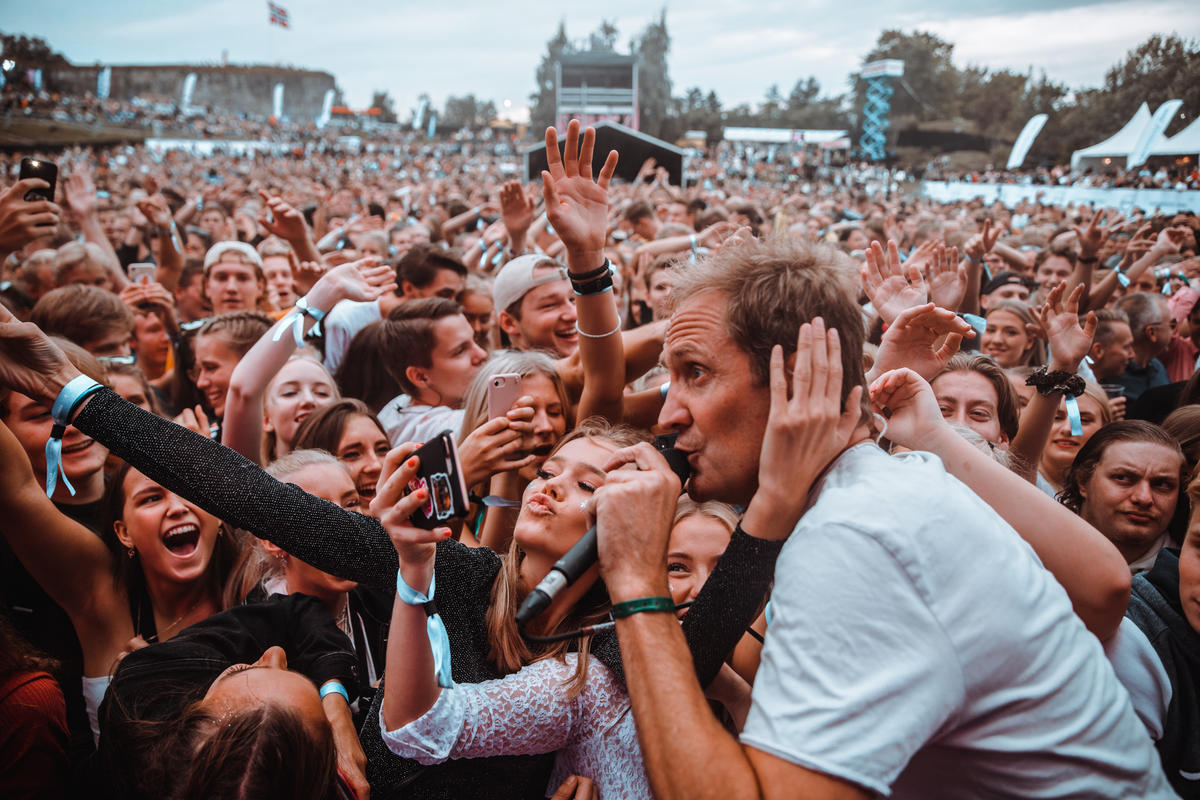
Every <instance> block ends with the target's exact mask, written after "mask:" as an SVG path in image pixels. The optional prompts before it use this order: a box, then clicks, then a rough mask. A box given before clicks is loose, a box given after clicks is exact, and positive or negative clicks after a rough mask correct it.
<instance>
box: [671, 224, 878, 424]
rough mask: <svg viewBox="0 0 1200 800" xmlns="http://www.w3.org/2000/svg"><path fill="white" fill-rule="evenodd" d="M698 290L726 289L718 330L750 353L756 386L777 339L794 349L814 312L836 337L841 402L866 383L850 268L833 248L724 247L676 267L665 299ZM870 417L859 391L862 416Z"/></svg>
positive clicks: (781, 240) (780, 243)
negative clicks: (839, 347)
mask: <svg viewBox="0 0 1200 800" xmlns="http://www.w3.org/2000/svg"><path fill="white" fill-rule="evenodd" d="M704 292H721V293H723V294H724V295H726V297H727V301H726V304H725V330H726V332H727V333H728V334H729V337H730V338H731V339H733V341H734V343H735V344H736V345H737V346H738V348H739V349H741V350H742V351H743V352H744V353H746V354H747V355H748V356H749V357H750V372H751V374H752V375H753V376H754V380H755V382H756V384H757V385H759V386H766V385H767V383H768V381H769V378H770V365H771V349H772V348H773V347H774V346H775V345H777V344H778V345H782V346H783V353H784V357H785V358H786V357H787V356H790V355H791V354H793V353H795V352H796V337H797V335H798V334H799V332H800V326H801V325H802V324H803V323H805V322H811V321H812V320H813V318H815V317H821V318H822V319H824V320H825V326H826V327H827V328H835V329H837V331H838V336H839V338H840V339H841V345H842V400H843V402H844V401H845V399H846V397H847V396H848V395H849V393H850V390H851V389H853V388H854V387H855V386H863V385H864V384H865V383H866V374H865V372H864V370H863V362H862V353H863V340H864V339H865V337H866V330H865V328H864V325H863V317H862V312H861V310H860V309H859V306H858V303H857V302H856V297H857V295H858V280H857V272H856V270H855V268H854V264H853V262H852V261H851V260H850V259H849V258H848V257H847V256H845V255H844V254H842V253H841V252H839V251H837V250H835V249H833V248H831V247H827V246H825V245H822V244H815V243H812V242H807V241H804V240H802V239H796V238H792V237H787V236H777V237H773V238H771V239H769V240H764V241H754V242H745V243H741V244H737V245H732V246H729V247H724V248H722V249H721V250H718V251H717V252H716V253H714V254H713V255H711V256H709V257H707V258H704V259H701V260H700V261H699V262H697V263H696V264H692V265H689V266H688V267H687V269H683V270H680V271H679V277H678V279H677V280H676V282H675V287H674V289H673V291H672V292H671V300H670V306H671V308H672V309H675V308H678V307H679V306H680V305H681V304H682V303H683V302H685V301H687V300H690V299H691V298H693V297H696V296H698V295H700V294H703V293H704ZM870 416H871V413H870V406H869V401H868V400H867V398H866V395H865V393H864V397H863V417H864V419H868V418H870Z"/></svg>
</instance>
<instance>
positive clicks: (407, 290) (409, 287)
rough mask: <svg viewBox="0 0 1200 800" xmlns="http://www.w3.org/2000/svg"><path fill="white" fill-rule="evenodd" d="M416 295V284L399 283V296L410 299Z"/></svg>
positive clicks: (408, 282)
mask: <svg viewBox="0 0 1200 800" xmlns="http://www.w3.org/2000/svg"><path fill="white" fill-rule="evenodd" d="M416 293H417V287H416V284H414V283H413V282H412V281H400V294H402V295H404V296H405V297H412V296H413V295H415V294H416Z"/></svg>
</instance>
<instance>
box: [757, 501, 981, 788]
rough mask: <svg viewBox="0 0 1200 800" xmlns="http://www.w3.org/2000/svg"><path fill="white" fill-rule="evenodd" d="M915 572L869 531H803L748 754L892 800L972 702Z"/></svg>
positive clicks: (766, 659) (782, 573)
mask: <svg viewBox="0 0 1200 800" xmlns="http://www.w3.org/2000/svg"><path fill="white" fill-rule="evenodd" d="M893 547H894V545H893ZM916 563H917V560H916V558H915V556H914V555H913V554H908V553H904V552H895V551H894V550H893V549H889V547H888V546H885V545H884V544H883V543H881V541H880V540H878V539H876V538H875V537H873V536H872V535H870V534H868V533H864V532H863V531H860V530H855V529H853V528H850V527H847V526H841V525H824V526H822V527H821V529H820V530H819V531H817V530H812V529H808V530H805V526H804V523H803V522H801V524H800V526H799V527H798V528H797V531H796V532H795V533H793V535H792V537H791V540H790V541H789V542H788V544H787V545H786V546H785V547H784V550H783V552H782V553H781V555H780V559H779V562H778V564H777V566H776V570H775V588H774V590H773V592H772V597H771V607H772V610H773V619H772V624H771V625H770V627H769V628H768V630H767V639H766V645H765V647H764V649H763V655H762V666H761V667H760V668H759V671H758V676H757V678H756V680H755V684H754V694H753V700H754V702H753V706H752V708H751V711H750V715H749V718H748V719H747V721H746V727H745V729H744V731H743V732H742V742H743V743H745V744H747V745H750V746H752V747H755V748H758V749H759V750H762V751H765V752H767V753H771V754H772V755H775V756H777V757H779V758H782V759H784V760H786V761H790V762H792V763H794V764H798V765H801V766H804V767H807V768H809V769H812V770H816V771H818V772H823V773H826V774H829V775H833V776H836V777H838V778H842V779H843V780H848V781H851V782H853V783H856V784H858V785H860V786H863V787H865V788H867V789H870V790H872V791H875V792H879V793H881V794H889V793H890V787H891V785H892V783H893V782H894V781H895V780H896V778H897V776H899V774H900V773H901V771H902V770H903V769H904V767H905V766H906V765H907V764H908V762H909V760H910V759H911V758H912V757H913V755H914V754H915V753H916V751H917V750H918V749H920V748H921V746H922V745H924V743H925V742H927V741H929V740H930V739H931V738H932V737H933V736H934V734H935V733H936V732H937V731H938V730H939V729H940V728H941V727H942V726H943V725H944V724H945V723H946V722H947V721H948V720H949V719H950V718H951V716H952V715H953V714H954V713H955V711H956V709H958V708H960V707H961V704H962V701H963V697H964V692H965V689H964V680H963V676H962V672H961V669H960V666H959V663H958V659H957V657H956V655H955V652H954V649H953V647H952V646H951V643H950V641H949V640H948V639H947V637H946V635H945V634H944V633H943V631H942V628H941V626H940V624H939V622H938V620H937V619H936V617H935V615H934V613H933V611H932V610H931V608H930V604H929V603H928V602H927V600H928V597H927V595H926V591H925V589H924V587H923V586H922V585H921V584H922V582H921V577H920V574H919V571H918V570H917V568H916V566H915V565H916ZM980 602H986V600H984V599H983V598H981V599H980Z"/></svg>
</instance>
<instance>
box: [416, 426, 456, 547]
mask: <svg viewBox="0 0 1200 800" xmlns="http://www.w3.org/2000/svg"><path fill="white" fill-rule="evenodd" d="M415 455H416V456H417V458H419V459H420V460H421V467H420V472H419V473H418V474H417V477H415V478H413V479H412V480H411V481H409V483H408V490H407V491H406V492H405V494H406V495H407V494H410V493H412V492H415V491H416V490H417V489H426V490H427V491H428V492H429V498H428V500H426V502H425V505H424V506H423V507H422V508H419V509H417V510H416V511H414V512H413V515H412V516H411V517H409V520H408V521H409V523H410V524H411V525H413V526H415V527H418V528H424V529H425V530H432V529H433V528H438V527H441V526H443V525H446V524H448V523H449V522H450V520H452V519H455V518H461V517H465V516H466V515H467V497H466V490H465V489H464V488H463V477H462V471H461V470H460V469H459V466H458V450H457V448H456V447H455V445H454V439H453V437H452V436H451V435H450V431H442V432H441V433H440V434H438V435H437V436H436V437H435V438H433V439H431V440H429V441H428V442H426V443H425V444H423V445H422V446H421V448H420V449H419V450H417V452H416V453H415Z"/></svg>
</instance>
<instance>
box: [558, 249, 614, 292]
mask: <svg viewBox="0 0 1200 800" xmlns="http://www.w3.org/2000/svg"><path fill="white" fill-rule="evenodd" d="M567 277H568V278H570V280H571V289H573V290H574V292H575V294H576V295H577V296H579V297H586V296H587V295H592V294H601V293H603V292H607V291H608V290H610V289H612V288H613V277H612V264H610V263H609V261H608V259H607V258H606V259H604V264H603V265H602V266H600V267H599V268H597V269H594V270H592V271H591V272H585V273H583V274H582V275H576V274H574V273H571V272H568V273H567Z"/></svg>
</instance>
